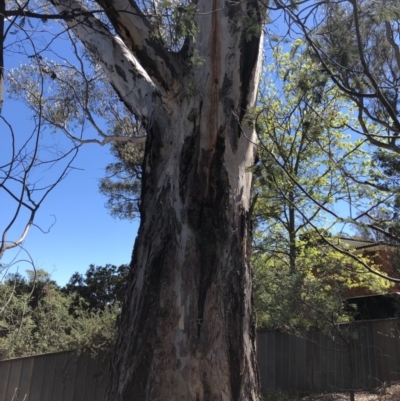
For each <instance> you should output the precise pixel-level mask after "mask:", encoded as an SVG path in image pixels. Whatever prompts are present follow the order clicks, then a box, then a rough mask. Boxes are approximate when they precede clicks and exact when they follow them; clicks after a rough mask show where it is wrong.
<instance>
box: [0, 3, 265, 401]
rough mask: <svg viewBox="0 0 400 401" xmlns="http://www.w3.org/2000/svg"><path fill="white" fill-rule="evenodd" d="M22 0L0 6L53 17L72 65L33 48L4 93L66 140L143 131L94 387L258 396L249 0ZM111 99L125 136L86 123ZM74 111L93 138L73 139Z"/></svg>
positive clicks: (164, 395) (115, 395) (258, 40)
mask: <svg viewBox="0 0 400 401" xmlns="http://www.w3.org/2000/svg"><path fill="white" fill-rule="evenodd" d="M36 7H37V8H36V9H34V5H33V4H25V5H21V4H20V3H19V2H17V1H16V2H14V3H13V2H12V3H11V4H10V9H9V10H6V12H5V15H6V16H8V17H9V16H12V15H21V16H23V17H24V18H35V17H39V18H43V16H44V15H43V14H40V13H41V12H44V13H45V17H47V19H48V20H49V19H54V18H61V19H63V21H64V23H63V24H64V25H63V26H64V28H65V29H66V30H67V32H68V35H69V40H70V41H71V44H72V46H73V48H74V49H75V50H74V51H75V55H77V59H78V63H77V64H76V65H73V64H72V63H70V62H69V61H68V57H64V56H62V57H60V58H61V59H63V60H62V63H58V64H57V63H56V62H55V61H54V60H50V59H45V58H44V57H43V55H42V54H40V53H39V52H36V53H34V54H33V55H32V58H33V59H34V61H35V64H34V65H33V66H22V67H21V68H20V69H19V71H13V74H12V77H11V78H10V79H12V85H13V88H15V89H16V90H15V91H14V93H17V92H18V90H19V92H18V93H20V94H23V95H25V98H26V99H27V100H28V102H29V104H30V106H31V107H32V109H33V110H34V111H35V110H36V112H38V113H40V114H41V116H42V119H43V121H44V122H45V123H46V124H48V125H51V126H52V127H53V128H54V130H56V131H57V130H58V131H62V132H64V133H65V134H66V135H67V137H68V138H69V139H70V140H72V141H74V142H75V143H78V144H82V143H85V142H98V143H100V144H106V143H109V142H110V141H111V140H117V141H118V140H119V141H126V140H129V141H130V142H131V143H143V142H146V144H145V150H144V162H143V167H142V175H143V177H142V187H141V198H140V214H141V222H140V228H139V233H138V237H137V240H136V242H135V247H134V251H133V257H132V262H131V270H130V274H129V277H128V284H127V292H126V297H125V302H124V306H123V309H122V314H121V319H120V322H119V335H118V340H117V344H116V348H115V351H114V357H113V361H112V368H111V375H110V378H111V379H110V380H111V381H110V387H109V392H108V399H109V400H115V401H117V400H121V401H122V400H131V399H138V400H143V401H150V400H152V401H154V400H178V399H182V400H196V401H200V400H246V401H247V400H258V399H259V389H258V387H259V383H258V373H257V365H256V355H255V322H254V317H253V308H252V295H251V293H252V290H251V286H252V283H251V271H250V263H249V258H250V251H251V233H250V219H251V213H250V206H251V205H250V203H251V202H250V186H251V176H252V174H251V172H250V170H249V167H250V166H251V165H252V163H253V160H254V154H255V146H254V141H255V134H254V132H253V128H252V124H251V122H249V121H248V120H245V119H244V117H245V115H246V113H247V112H248V111H249V109H251V108H252V107H253V105H254V103H255V99H256V95H257V86H258V79H259V73H260V60H261V50H262V45H263V39H262V37H263V27H262V25H263V23H264V16H265V14H266V10H265V7H264V5H263V3H262V2H261V1H258V0H252V1H249V2H244V3H242V2H228V1H226V2H224V1H214V2H210V1H206V0H204V1H203V0H200V1H197V2H193V3H191V2H181V3H180V2H174V1H171V2H170V1H166V2H150V1H149V2H147V1H126V0H116V1H114V2H108V1H103V0H99V1H97V2H96V3H92V2H83V1H80V0H54V1H53V0H52V1H51V7H50V6H49V4H44V3H38V4H36ZM52 12H54V13H55V14H52ZM18 13H19V14H18ZM79 42H80V43H82V44H83V46H84V50H83V51H82V50H81V49H79V44H78V43H79ZM54 53H56V51H55V50H54ZM87 63H90V66H89V67H87ZM87 68H89V71H90V73H86V72H85V71H87ZM24 69H25V73H24ZM35 77H37V78H38V81H36V83H35ZM103 77H104V78H105V80H106V81H107V82H105V81H104V80H103V81H101V80H102V78H103ZM38 82H39V86H38ZM41 82H45V85H44V87H45V89H46V90H45V91H40V90H39V89H40V83H41ZM101 82H103V83H104V84H102V83H101ZM97 83H99V85H100V86H96V85H97ZM18 88H19V89H18ZM38 88H39V89H38ZM99 88H100V89H99ZM17 89H18V90H17ZM108 97H109V100H108ZM116 98H117V101H118V102H120V103H117V101H116ZM104 104H108V106H107V107H108V108H107V107H106V109H104V107H103V106H104ZM116 105H117V106H116ZM116 107H117V108H118V107H121V108H122V109H124V110H123V116H122V117H120V120H118V121H126V125H127V126H128V127H133V129H134V131H132V132H135V134H134V135H132V132H130V133H129V134H126V133H125V132H123V133H122V135H121V134H120V133H118V132H117V131H118V130H117V124H114V127H113V128H112V130H111V132H104V131H103V130H102V125H101V124H100V123H99V122H97V121H96V116H99V118H100V120H101V121H104V120H107V118H108V117H107V115H108V116H113V115H114V116H115V117H118V116H117V114H118V113H116V112H115V108H116ZM107 113H108V114H107ZM118 118H119V117H118ZM124 119H125V120H124ZM87 122H90V123H91V124H92V125H93V126H94V127H95V129H96V130H97V132H98V134H99V135H100V138H97V139H85V138H84V134H85V130H84V129H83V128H82V129H81V128H79V127H81V126H83V125H84V124H85V123H87ZM124 124H125V123H124ZM111 125H112V124H111ZM138 126H139V127H138ZM135 127H136V128H135ZM116 130H117V131H116ZM135 130H136V131H135ZM128 131H130V130H128ZM76 132H78V134H77V133H76Z"/></svg>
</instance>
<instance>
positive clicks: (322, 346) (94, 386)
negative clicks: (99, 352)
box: [0, 320, 400, 401]
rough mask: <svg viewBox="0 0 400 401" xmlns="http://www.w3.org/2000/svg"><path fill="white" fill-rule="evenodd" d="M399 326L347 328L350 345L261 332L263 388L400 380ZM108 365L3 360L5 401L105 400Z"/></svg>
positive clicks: (1, 400) (64, 359)
mask: <svg viewBox="0 0 400 401" xmlns="http://www.w3.org/2000/svg"><path fill="white" fill-rule="evenodd" d="M399 324H400V321H397V320H379V321H369V322H360V323H354V324H351V325H343V326H342V329H344V330H350V332H351V333H352V336H353V340H352V341H351V342H350V346H344V345H339V344H338V343H337V342H335V341H331V340H328V339H327V338H326V337H324V336H323V335H322V334H321V333H320V332H317V331H313V332H310V333H308V335H307V339H305V338H299V337H296V336H293V335H290V334H287V333H282V332H279V331H264V332H259V333H258V338H257V342H258V362H259V368H260V377H261V387H262V390H263V391H268V390H277V389H283V390H296V391H302V392H324V391H340V390H347V389H350V388H353V389H365V388H371V387H376V386H379V385H380V384H381V383H383V382H389V381H396V380H400V366H399V365H400V340H399V329H398V325H399ZM107 365H108V364H107V362H105V361H104V358H101V357H97V358H95V359H92V358H91V357H90V355H87V354H82V355H80V356H78V355H76V354H73V353H71V352H60V353H55V354H47V355H39V356H34V357H27V358H18V359H11V360H6V361H1V362H0V401H17V400H18V401H103V399H104V394H105V388H106V383H107V378H108V367H107ZM16 389H17V390H16ZM25 396H26V398H25Z"/></svg>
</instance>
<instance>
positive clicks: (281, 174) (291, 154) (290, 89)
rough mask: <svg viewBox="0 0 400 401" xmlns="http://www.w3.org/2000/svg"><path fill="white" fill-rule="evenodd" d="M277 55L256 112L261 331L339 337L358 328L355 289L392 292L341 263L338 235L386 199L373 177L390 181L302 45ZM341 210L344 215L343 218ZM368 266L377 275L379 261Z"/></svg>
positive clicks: (349, 110)
mask: <svg viewBox="0 0 400 401" xmlns="http://www.w3.org/2000/svg"><path fill="white" fill-rule="evenodd" d="M272 55H273V57H274V64H273V65H271V66H269V67H268V68H267V70H266V73H265V74H264V76H265V78H264V82H263V86H262V94H261V96H260V101H259V107H258V109H257V110H256V111H255V113H257V117H256V124H257V132H258V136H259V140H260V145H259V153H258V156H259V161H258V163H257V165H256V166H255V168H254V172H255V184H254V188H253V193H254V196H255V197H256V198H257V202H256V204H255V207H254V222H255V235H254V253H253V258H252V262H253V266H254V268H255V299H256V301H255V303H256V310H257V317H258V322H257V324H258V327H265V328H279V329H283V330H287V331H291V332H295V333H297V334H300V333H301V334H303V335H304V334H305V333H306V331H307V330H308V329H309V328H310V327H318V328H320V329H321V330H323V331H324V332H325V333H327V334H332V329H333V328H335V327H336V328H337V327H338V326H337V324H338V323H339V322H343V321H349V320H351V319H352V316H351V314H349V313H348V311H347V310H346V308H345V305H344V303H343V300H344V299H345V297H346V296H348V295H349V294H350V291H351V289H353V288H356V287H359V288H363V289H364V290H365V291H367V292H370V293H381V292H385V291H387V289H388V288H389V287H390V286H391V283H390V282H389V281H387V280H385V279H383V278H380V277H377V276H376V275H374V274H372V273H370V272H368V271H367V270H365V268H364V266H362V265H361V264H360V263H359V262H357V261H355V260H354V259H352V258H351V257H349V256H348V255H345V254H343V253H341V252H340V249H338V248H342V249H344V248H345V247H344V246H343V245H340V240H339V238H337V235H336V236H335V235H333V234H331V232H332V231H333V230H336V231H337V230H338V228H337V226H338V225H339V227H340V224H341V223H343V221H346V220H347V219H348V217H347V215H346V214H347V213H351V211H352V209H353V210H354V211H357V212H359V211H361V210H365V209H369V208H370V207H371V206H373V205H380V204H381V203H382V202H383V201H384V200H386V199H387V197H388V194H387V191H385V190H384V188H383V190H382V191H379V190H378V189H377V188H376V187H373V186H371V185H368V183H367V182H368V180H370V177H371V176H373V177H375V179H378V178H379V179H382V180H383V179H385V178H386V176H385V174H384V173H383V172H382V171H381V169H379V168H378V167H377V166H376V164H375V163H374V161H373V160H372V159H371V158H370V157H369V155H368V151H367V150H366V149H365V146H364V145H365V141H362V140H354V139H353V138H351V137H350V136H349V135H348V133H347V132H346V130H347V127H348V126H349V125H350V124H352V125H353V127H354V126H355V124H356V121H354V118H353V117H352V115H353V112H354V109H353V107H352V104H351V103H350V102H349V101H348V99H347V98H346V97H344V96H343V95H342V93H341V92H340V91H339V90H338V89H337V88H336V87H335V86H334V85H333V84H332V83H330V82H328V81H327V79H326V77H324V75H323V74H322V75H318V70H319V67H320V65H319V63H318V62H316V61H315V59H314V58H313V57H312V55H310V53H309V52H308V51H307V48H306V46H304V42H303V41H301V40H297V41H296V42H295V43H294V44H293V45H292V48H291V51H290V52H287V53H283V52H282V48H281V47H276V48H275V49H273V50H272ZM271 76H272V78H270V77H271ZM316 77H317V78H318V77H319V79H316ZM371 129H372V128H371ZM338 203H340V204H341V205H342V209H344V211H342V212H341V213H339V212H338V211H335V208H337V205H338ZM332 210H333V211H334V212H333V213H329V212H330V211H332ZM329 243H333V244H335V245H337V248H336V249H334V248H331V247H330V246H329ZM364 263H366V264H368V265H369V266H372V267H373V268H374V269H377V270H378V271H379V267H378V266H374V263H373V262H372V261H371V260H366V259H364Z"/></svg>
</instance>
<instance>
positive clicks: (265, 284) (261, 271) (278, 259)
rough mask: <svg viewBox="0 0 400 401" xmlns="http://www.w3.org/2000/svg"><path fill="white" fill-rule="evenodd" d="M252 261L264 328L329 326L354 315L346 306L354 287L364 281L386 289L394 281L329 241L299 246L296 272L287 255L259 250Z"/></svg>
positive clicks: (381, 290) (377, 290)
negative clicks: (370, 271) (347, 298)
mask: <svg viewBox="0 0 400 401" xmlns="http://www.w3.org/2000/svg"><path fill="white" fill-rule="evenodd" d="M366 261H367V260H366ZM367 262H368V263H369V264H370V265H372V266H373V264H372V262H371V261H367ZM253 265H254V268H255V279H254V283H255V306H256V312H257V326H258V327H263V328H281V329H287V330H289V331H302V330H305V329H308V328H310V327H319V328H322V329H328V330H329V329H330V328H331V327H329V325H331V324H334V323H337V322H344V321H349V320H351V318H352V316H351V315H349V314H348V312H346V311H345V310H344V306H343V299H344V297H345V296H346V294H349V290H351V289H354V288H360V287H361V288H363V289H365V290H366V291H370V292H371V293H384V292H386V291H387V290H388V288H389V287H390V286H391V285H392V284H391V283H390V282H389V281H387V280H384V279H382V278H380V277H378V276H377V275H375V274H372V273H369V272H368V271H367V270H366V269H365V268H364V267H363V266H361V265H360V264H359V263H358V262H356V261H354V259H352V258H350V257H349V256H346V255H343V254H342V253H340V252H338V251H335V250H334V249H332V248H331V247H329V246H324V245H320V246H318V247H309V246H306V245H304V246H300V251H299V255H298V257H297V258H296V272H294V273H292V272H291V271H290V267H289V261H288V258H287V257H285V256H283V255H280V256H278V255H272V256H271V255H267V254H262V255H260V254H258V255H255V256H254V257H253ZM374 268H375V269H377V268H378V267H377V266H375V267H374Z"/></svg>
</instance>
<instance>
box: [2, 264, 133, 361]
mask: <svg viewBox="0 0 400 401" xmlns="http://www.w3.org/2000/svg"><path fill="white" fill-rule="evenodd" d="M126 277H127V266H126V265H122V266H119V267H116V266H114V265H105V266H94V265H91V266H90V267H89V269H88V270H87V272H86V274H85V277H83V276H82V275H80V274H78V273H75V274H74V275H73V276H72V277H71V279H70V282H69V283H68V284H67V285H66V286H65V287H59V286H58V285H57V284H56V283H55V282H54V281H53V280H51V278H50V275H49V274H48V273H47V272H45V271H44V270H37V271H33V270H32V271H28V272H27V278H25V277H24V276H22V275H21V274H13V275H8V276H7V278H6V279H5V280H4V281H3V282H2V283H0V305H6V307H5V308H4V310H3V313H1V314H0V356H1V359H4V358H6V357H7V358H11V357H22V356H28V355H36V354H43V353H48V352H57V351H69V350H77V351H89V352H91V353H93V354H96V353H98V352H99V351H104V352H106V354H107V353H109V352H111V349H112V347H113V345H114V343H115V336H116V325H115V323H116V319H117V317H118V315H119V314H120V303H121V300H122V297H123V287H124V285H125V282H126Z"/></svg>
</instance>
